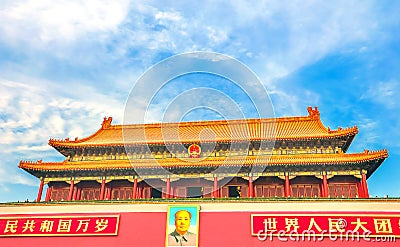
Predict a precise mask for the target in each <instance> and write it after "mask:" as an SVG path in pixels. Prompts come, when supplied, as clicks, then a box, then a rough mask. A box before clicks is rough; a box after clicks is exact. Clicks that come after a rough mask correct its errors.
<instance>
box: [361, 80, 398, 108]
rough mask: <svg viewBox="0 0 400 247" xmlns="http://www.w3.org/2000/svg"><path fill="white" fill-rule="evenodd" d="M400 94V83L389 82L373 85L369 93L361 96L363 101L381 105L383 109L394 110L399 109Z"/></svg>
mask: <svg viewBox="0 0 400 247" xmlns="http://www.w3.org/2000/svg"><path fill="white" fill-rule="evenodd" d="M399 94H400V82H398V81H388V82H382V81H380V82H378V83H377V84H372V85H371V86H370V87H369V88H368V91H367V92H366V93H365V94H363V95H362V96H361V99H368V100H371V101H373V102H376V103H378V104H380V105H381V106H382V107H385V108H388V109H392V108H394V107H398V106H399V105H400V102H399V100H398V96H399Z"/></svg>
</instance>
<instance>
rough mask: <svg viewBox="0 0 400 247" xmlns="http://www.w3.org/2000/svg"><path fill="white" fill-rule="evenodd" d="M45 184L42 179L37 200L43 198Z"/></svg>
mask: <svg viewBox="0 0 400 247" xmlns="http://www.w3.org/2000/svg"><path fill="white" fill-rule="evenodd" d="M43 186H44V180H40V185H39V191H38V195H37V198H36V201H37V202H40V200H41V199H42V193H43Z"/></svg>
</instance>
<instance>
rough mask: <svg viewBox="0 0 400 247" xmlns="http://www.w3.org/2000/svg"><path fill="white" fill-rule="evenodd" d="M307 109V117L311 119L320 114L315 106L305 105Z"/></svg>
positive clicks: (316, 117) (317, 117)
mask: <svg viewBox="0 0 400 247" xmlns="http://www.w3.org/2000/svg"><path fill="white" fill-rule="evenodd" d="M307 111H308V116H309V117H311V118H312V119H319V116H320V114H319V110H318V107H317V106H315V107H314V108H312V107H311V106H309V107H307Z"/></svg>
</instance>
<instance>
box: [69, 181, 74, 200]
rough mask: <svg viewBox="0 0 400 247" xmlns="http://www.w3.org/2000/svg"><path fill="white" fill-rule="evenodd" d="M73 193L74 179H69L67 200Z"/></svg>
mask: <svg viewBox="0 0 400 247" xmlns="http://www.w3.org/2000/svg"><path fill="white" fill-rule="evenodd" d="M73 194H74V180H71V186H69V194H68V201H71V200H72V195H73Z"/></svg>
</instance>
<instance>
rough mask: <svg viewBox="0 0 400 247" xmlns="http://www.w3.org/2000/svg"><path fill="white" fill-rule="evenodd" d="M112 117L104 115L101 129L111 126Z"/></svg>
mask: <svg viewBox="0 0 400 247" xmlns="http://www.w3.org/2000/svg"><path fill="white" fill-rule="evenodd" d="M111 122H112V117H108V118H107V117H104V120H103V123H102V124H101V128H102V129H108V128H110V126H111Z"/></svg>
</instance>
